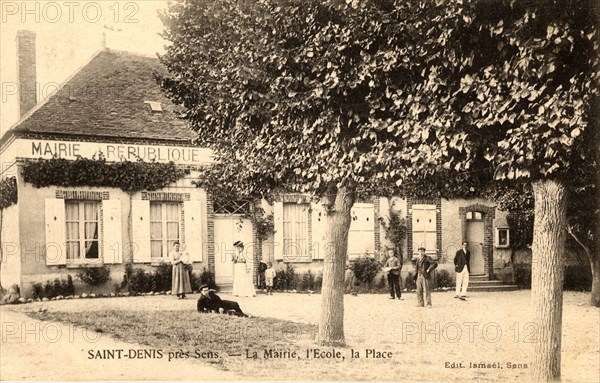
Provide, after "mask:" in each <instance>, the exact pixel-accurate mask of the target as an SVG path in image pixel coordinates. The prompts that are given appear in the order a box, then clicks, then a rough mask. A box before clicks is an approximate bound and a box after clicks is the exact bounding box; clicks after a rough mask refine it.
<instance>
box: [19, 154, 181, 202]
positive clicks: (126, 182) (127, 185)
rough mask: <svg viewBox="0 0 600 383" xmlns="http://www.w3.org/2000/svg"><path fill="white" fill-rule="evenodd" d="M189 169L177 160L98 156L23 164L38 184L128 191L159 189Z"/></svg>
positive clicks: (28, 177) (24, 172) (26, 174)
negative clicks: (121, 158)
mask: <svg viewBox="0 0 600 383" xmlns="http://www.w3.org/2000/svg"><path fill="white" fill-rule="evenodd" d="M188 173H189V171H187V170H182V169H178V168H177V167H176V166H175V164H174V163H172V162H171V163H167V164H164V163H157V162H144V161H141V160H139V161H137V162H131V161H121V162H114V163H108V162H106V158H105V157H104V156H103V155H102V154H100V155H99V156H98V158H96V157H95V156H94V157H92V158H83V157H78V158H77V159H75V160H66V159H63V158H51V159H40V160H35V161H33V160H28V161H26V162H25V164H24V165H23V170H22V175H23V179H24V180H25V182H29V183H31V184H33V186H35V187H38V188H40V187H45V186H51V185H52V186H65V187H66V186H99V187H114V188H119V189H121V190H123V191H125V192H128V193H134V192H137V191H142V190H148V191H152V190H158V189H161V188H164V187H166V186H168V185H169V184H171V183H173V182H176V181H177V180H179V179H181V178H183V177H184V176H185V175H186V174H188Z"/></svg>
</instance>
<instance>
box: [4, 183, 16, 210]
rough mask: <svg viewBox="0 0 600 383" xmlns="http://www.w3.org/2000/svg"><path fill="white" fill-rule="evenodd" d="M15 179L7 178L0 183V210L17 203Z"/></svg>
mask: <svg viewBox="0 0 600 383" xmlns="http://www.w3.org/2000/svg"><path fill="white" fill-rule="evenodd" d="M17 199H18V194H17V179H16V178H15V177H9V178H6V179H3V180H1V181H0V210H4V209H6V208H7V207H9V206H11V205H14V204H16V203H17Z"/></svg>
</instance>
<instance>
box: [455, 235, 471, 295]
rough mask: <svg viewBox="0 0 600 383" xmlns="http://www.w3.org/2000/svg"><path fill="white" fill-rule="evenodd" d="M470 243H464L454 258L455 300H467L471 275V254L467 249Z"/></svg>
mask: <svg viewBox="0 0 600 383" xmlns="http://www.w3.org/2000/svg"><path fill="white" fill-rule="evenodd" d="M468 245H469V244H468V242H467V241H463V242H462V249H460V250H458V251H457V252H456V255H455V256H454V271H456V294H455V295H454V298H459V299H461V300H463V301H464V300H466V297H467V288H468V287H469V273H470V272H471V269H470V266H469V263H470V261H471V252H470V251H469V250H468V249H467V248H468Z"/></svg>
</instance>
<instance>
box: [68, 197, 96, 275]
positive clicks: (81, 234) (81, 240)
mask: <svg viewBox="0 0 600 383" xmlns="http://www.w3.org/2000/svg"><path fill="white" fill-rule="evenodd" d="M75 204H77V210H78V212H77V214H78V216H77V220H69V219H68V214H67V209H68V206H69V205H75ZM86 204H93V205H95V206H96V209H97V215H96V219H95V220H86V218H85V205H86ZM89 222H95V223H96V238H95V239H92V242H96V248H97V252H98V257H97V258H86V256H85V254H83V252H84V251H85V250H84V249H85V243H86V242H89V241H88V240H87V239H86V238H85V226H86V225H85V224H86V223H89ZM69 223H77V225H78V230H77V232H78V238H77V239H69V238H68V236H69ZM101 225H102V201H96V200H87V199H85V200H78V199H69V200H66V201H65V260H66V264H67V265H83V264H103V263H104V257H103V256H104V254H103V248H102V226H101ZM70 242H78V245H79V254H78V257H77V258H70V257H69V255H70V251H69V249H70V246H69V243H70ZM82 255H83V256H82Z"/></svg>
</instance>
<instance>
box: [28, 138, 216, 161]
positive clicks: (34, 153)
mask: <svg viewBox="0 0 600 383" xmlns="http://www.w3.org/2000/svg"><path fill="white" fill-rule="evenodd" d="M100 153H102V154H103V155H104V157H105V158H106V160H107V161H111V162H113V161H137V160H138V159H141V160H144V161H147V162H151V161H155V162H174V163H176V164H191V165H202V164H207V163H210V162H212V160H211V151H210V150H209V149H204V148H195V147H185V146H179V147H178V146H158V145H133V144H113V143H99V142H76V141H54V140H31V139H18V142H17V157H20V158H52V157H60V158H65V159H76V158H77V157H85V158H91V157H92V156H94V155H95V156H96V157H98V155H99V154H100Z"/></svg>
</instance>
